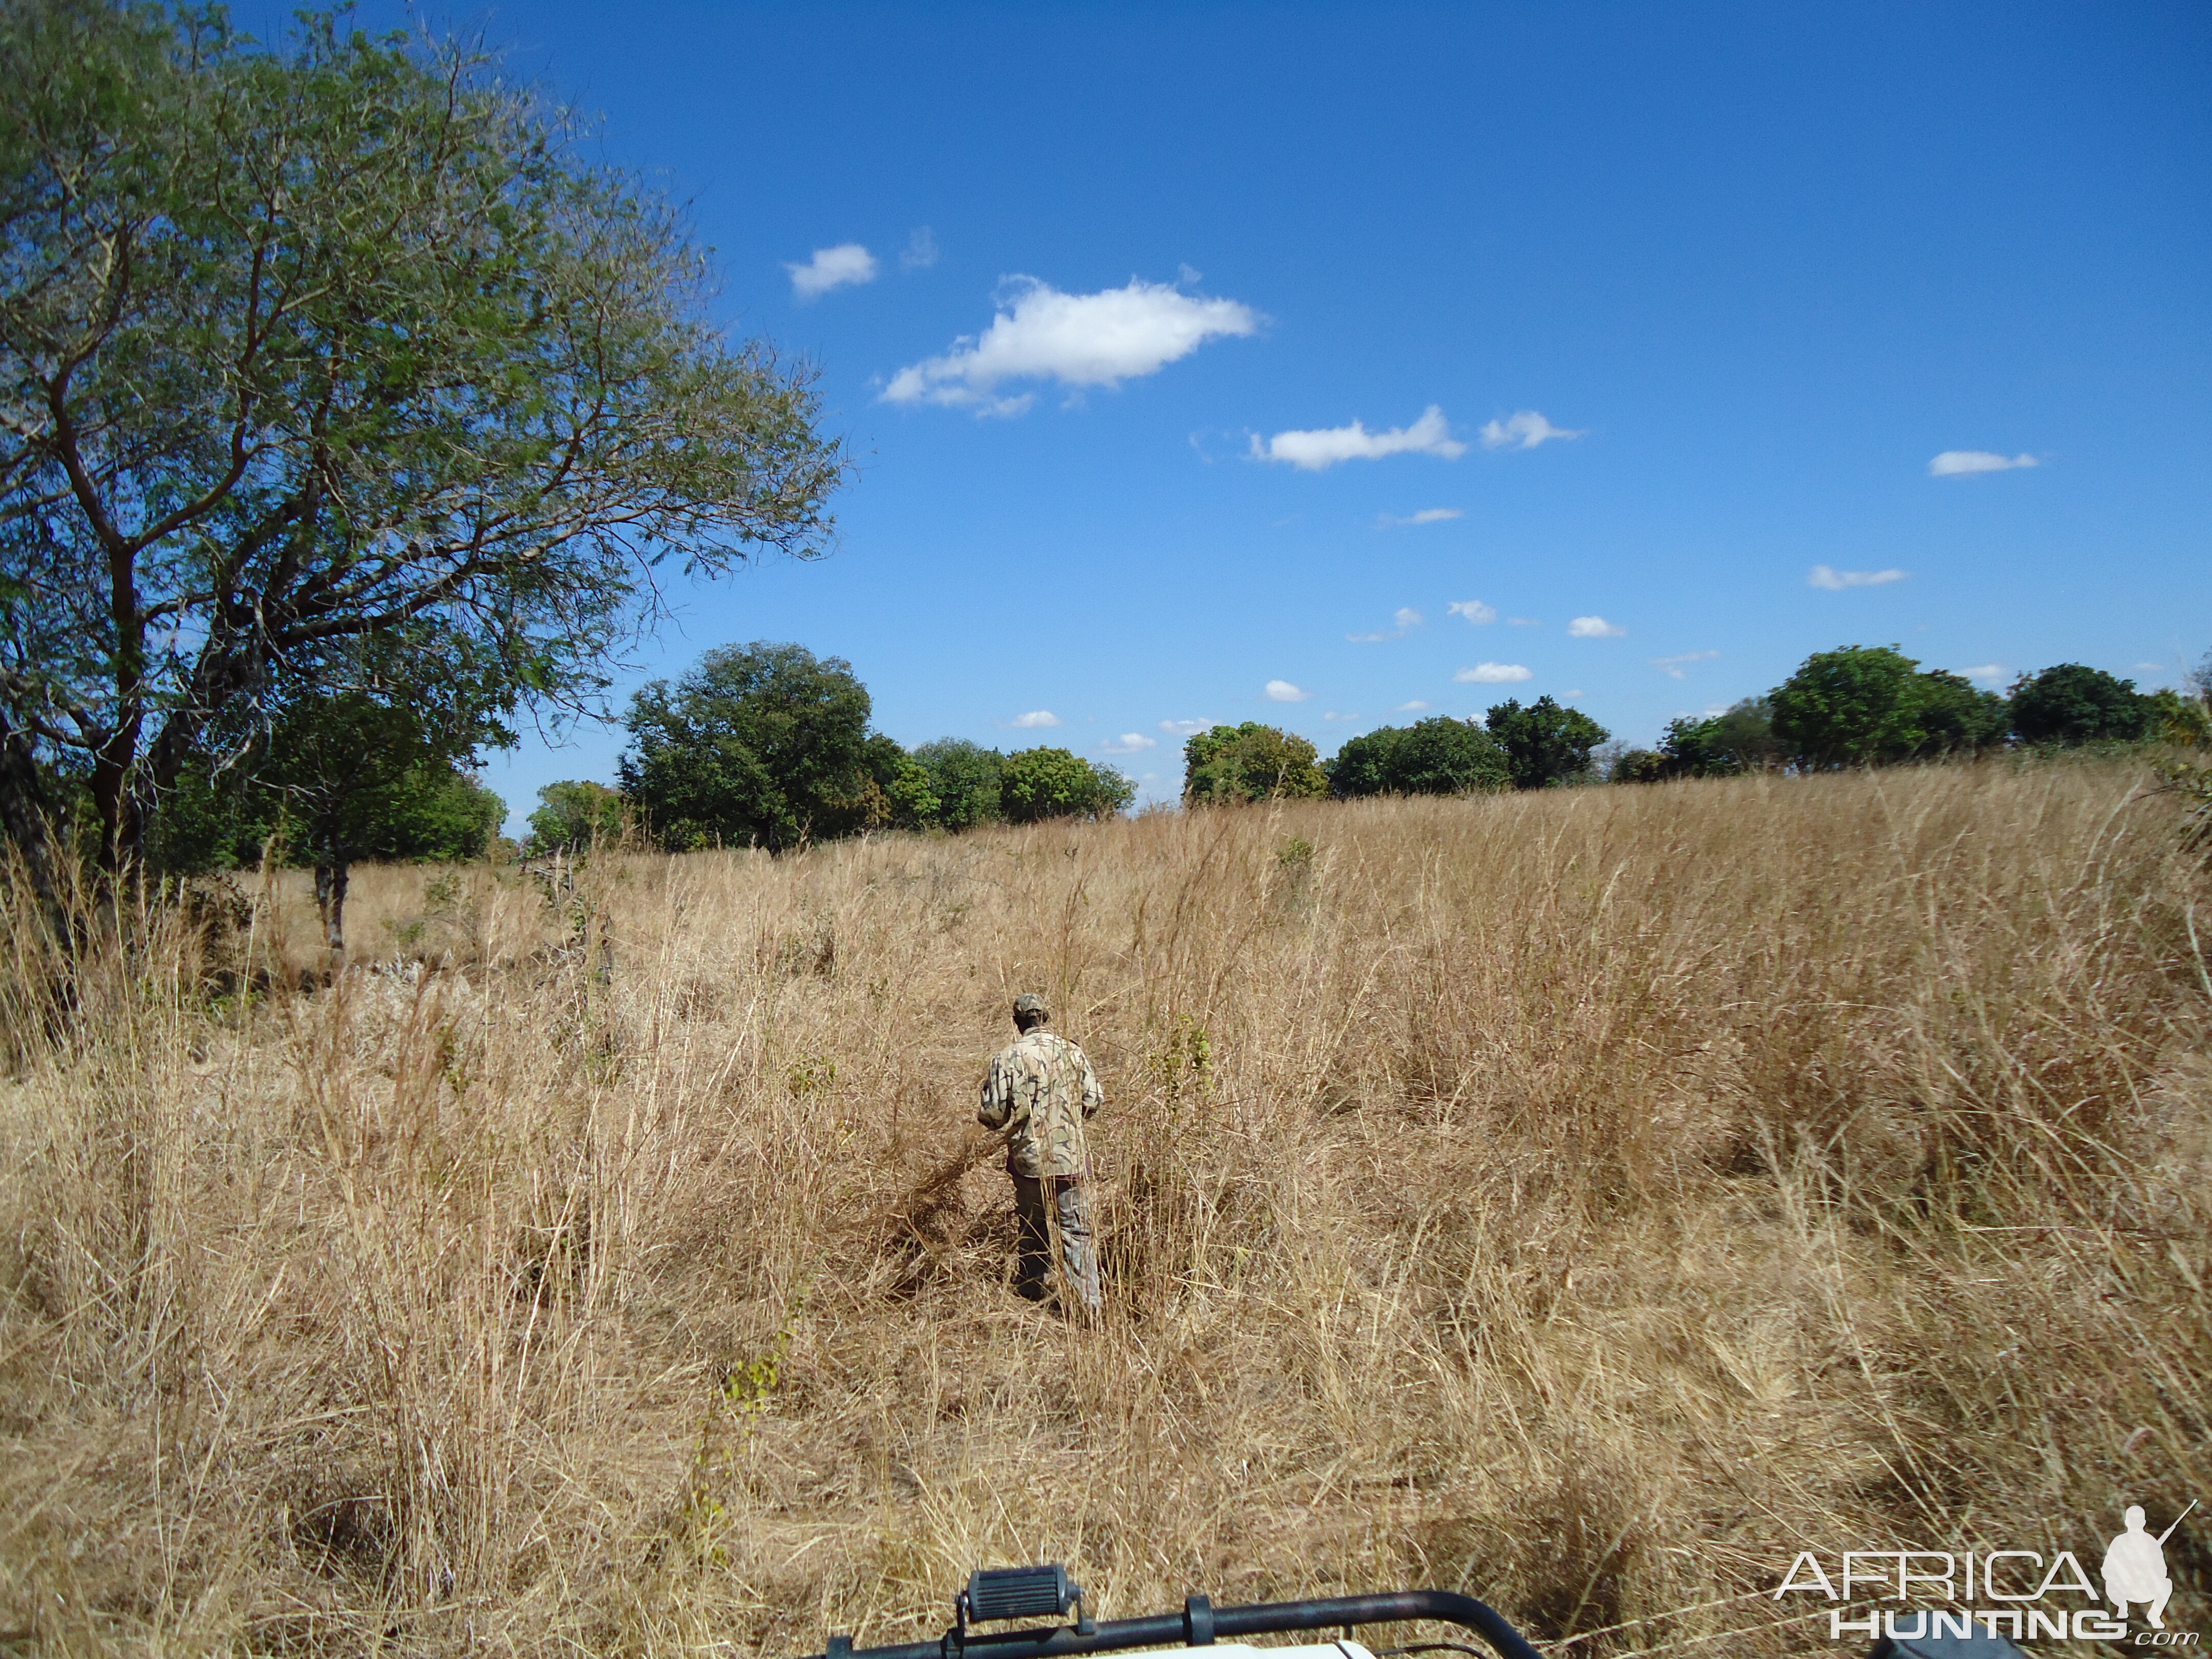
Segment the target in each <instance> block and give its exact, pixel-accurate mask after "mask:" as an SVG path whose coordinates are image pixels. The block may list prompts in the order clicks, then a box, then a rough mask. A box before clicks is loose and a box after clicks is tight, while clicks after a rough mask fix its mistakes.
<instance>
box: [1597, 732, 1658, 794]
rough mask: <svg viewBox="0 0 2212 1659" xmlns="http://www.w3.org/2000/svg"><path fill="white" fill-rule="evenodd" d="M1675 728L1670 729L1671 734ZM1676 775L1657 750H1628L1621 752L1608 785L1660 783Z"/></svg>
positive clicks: (1608, 775)
mask: <svg viewBox="0 0 2212 1659" xmlns="http://www.w3.org/2000/svg"><path fill="white" fill-rule="evenodd" d="M1672 730H1673V727H1671V726H1670V727H1668V731H1669V732H1672ZM1671 776H1673V774H1672V773H1670V772H1669V771H1668V769H1667V757H1666V756H1664V755H1662V754H1661V753H1660V752H1659V751H1658V750H1656V749H1628V750H1622V751H1621V754H1620V758H1619V759H1617V760H1615V761H1614V762H1613V769H1612V771H1610V772H1608V773H1607V775H1606V781H1607V783H1660V782H1663V781H1665V780H1667V779H1668V778H1669V777H1671Z"/></svg>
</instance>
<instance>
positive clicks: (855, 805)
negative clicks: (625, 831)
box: [621, 640, 872, 852]
mask: <svg viewBox="0 0 2212 1659" xmlns="http://www.w3.org/2000/svg"><path fill="white" fill-rule="evenodd" d="M868 713H869V702H868V694H867V691H866V688H865V687H863V686H862V685H861V684H860V681H859V680H858V679H856V678H854V675H853V667H852V665H851V664H850V663H848V662H847V661H845V660H844V659H842V658H840V657H824V658H819V659H817V657H816V656H815V655H814V653H812V652H811V651H809V650H808V649H806V647H804V646H801V645H772V644H769V643H768V642H767V641H758V640H757V641H754V642H753V643H752V644H750V645H745V646H728V647H723V648H722V649H720V650H715V651H709V652H708V653H707V654H706V655H705V656H704V657H702V658H701V659H700V661H699V665H698V666H697V667H696V668H695V669H693V670H692V671H690V673H688V674H686V675H684V677H683V678H681V679H679V680H678V681H677V682H676V683H675V684H672V685H671V684H670V683H669V682H668V681H666V680H654V681H653V682H652V683H651V684H647V685H646V686H644V687H642V688H641V690H639V691H638V692H637V694H636V696H635V697H633V698H632V699H631V702H630V710H629V715H628V716H627V717H626V720H625V724H626V725H627V726H629V734H630V745H631V746H630V748H629V750H628V751H627V752H625V753H624V754H623V757H622V761H621V774H622V787H623V794H624V795H625V796H627V797H628V798H629V800H630V801H631V802H632V804H633V805H635V807H636V808H637V810H638V811H639V812H640V813H641V814H642V815H643V817H644V818H645V821H646V823H647V828H648V829H650V830H651V832H652V834H653V836H654V837H655V838H656V839H657V840H658V841H659V842H660V844H661V845H662V846H664V847H666V848H670V849H671V851H682V850H684V849H685V848H696V847H710V846H714V845H715V844H717V843H720V844H722V845H725V846H737V847H744V846H753V845H758V846H763V847H766V848H769V850H770V851H771V852H781V851H783V850H785V849H787V848H793V847H799V846H803V845H804V844H805V843H806V842H808V841H811V840H823V839H828V838H830V837H832V836H839V835H843V834H846V833H848V831H850V830H853V829H860V828H865V827H866V817H867V812H866V808H867V804H868V801H867V795H866V785H867V784H868V783H870V782H872V779H871V778H870V777H869V775H868V773H867V771H866V767H865V764H864V763H865V762H866V761H867V760H868V759H869V758H870V750H869V735H868V729H867V728H868Z"/></svg>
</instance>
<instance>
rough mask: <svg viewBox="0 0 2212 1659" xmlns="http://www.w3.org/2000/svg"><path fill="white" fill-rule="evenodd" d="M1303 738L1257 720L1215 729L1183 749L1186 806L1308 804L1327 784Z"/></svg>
mask: <svg viewBox="0 0 2212 1659" xmlns="http://www.w3.org/2000/svg"><path fill="white" fill-rule="evenodd" d="M1316 753H1317V751H1316V750H1315V748H1314V746H1313V744H1310V743H1308V742H1307V741H1306V740H1305V739H1304V738H1301V737H1295V736H1293V735H1292V734H1291V733H1290V732H1285V731H1283V730H1281V729H1280V728H1279V727H1277V726H1263V725H1261V723H1260V722H1259V721H1257V720H1246V721H1245V722H1244V723H1243V725H1242V726H1215V727H1213V728H1212V730H1211V731H1206V732H1199V733H1197V734H1196V735H1195V736H1194V737H1193V738H1191V739H1190V741H1188V743H1186V744H1183V747H1182V756H1183V785H1182V798H1183V800H1184V801H1185V802H1186V803H1187V804H1188V805H1194V806H1201V805H1202V806H1218V805H1229V804H1231V803H1232V802H1236V801H1249V800H1310V799H1316V798H1318V797H1320V796H1322V795H1326V794H1327V793H1328V777H1327V776H1326V775H1323V773H1322V769H1321V768H1320V767H1319V766H1318V765H1316V763H1315V757H1316Z"/></svg>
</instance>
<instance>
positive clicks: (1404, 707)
mask: <svg viewBox="0 0 2212 1659" xmlns="http://www.w3.org/2000/svg"><path fill="white" fill-rule="evenodd" d="M1428 706H1429V705H1428V704H1427V703H1426V702H1423V701H1422V700H1421V699H1420V698H1419V697H1416V698H1414V699H1413V702H1401V703H1400V704H1399V705H1398V706H1397V708H1394V709H1393V710H1391V713H1393V714H1419V713H1420V712H1421V710H1423V709H1424V708H1427V707H1428Z"/></svg>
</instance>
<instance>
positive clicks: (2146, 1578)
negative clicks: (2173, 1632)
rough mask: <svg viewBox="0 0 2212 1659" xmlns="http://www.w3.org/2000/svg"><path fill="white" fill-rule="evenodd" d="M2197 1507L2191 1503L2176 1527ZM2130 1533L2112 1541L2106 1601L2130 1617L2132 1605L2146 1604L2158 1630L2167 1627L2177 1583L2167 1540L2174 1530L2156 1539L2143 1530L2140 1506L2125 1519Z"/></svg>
mask: <svg viewBox="0 0 2212 1659" xmlns="http://www.w3.org/2000/svg"><path fill="white" fill-rule="evenodd" d="M2196 1507H2197V1500H2196V1499H2195V1498H2191V1499H2190V1500H2189V1509H2188V1510H2182V1512H2181V1514H2180V1515H2177V1516H2174V1517H2173V1527H2178V1526H2179V1525H2180V1524H2181V1522H2182V1516H2186V1515H2187V1514H2188V1513H2189V1510H2193V1509H2195V1508H2196ZM2121 1519H2122V1520H2124V1522H2126V1523H2127V1528H2128V1529H2127V1530H2126V1531H2125V1532H2124V1533H2122V1534H2120V1535H2119V1536H2118V1538H2115V1539H2114V1540H2112V1542H2111V1544H2109V1545H2108V1546H2106V1550H2105V1569H2104V1573H2103V1577H2104V1580H2105V1599H2106V1601H2110V1602H2111V1603H2112V1610H2113V1613H2114V1614H2115V1615H2116V1616H2117V1617H2118V1618H2121V1619H2124V1618H2126V1617H2127V1616H2128V1603H2129V1602H2130V1601H2141V1602H2143V1603H2144V1604H2145V1605H2146V1607H2147V1609H2148V1611H2147V1612H2146V1613H2145V1614H2144V1616H2145V1617H2146V1618H2148V1620H2150V1622H2151V1628H2153V1629H2154V1630H2164V1629H2165V1628H2166V1620H2165V1617H2164V1614H2165V1613H2166V1601H2167V1599H2168V1598H2169V1597H2170V1596H2172V1594H2173V1580H2172V1578H2170V1577H2167V1576H2166V1540H2167V1539H2169V1538H2171V1537H2172V1536H2173V1527H2168V1528H2166V1530H2165V1531H2164V1532H2162V1533H2160V1534H2159V1535H2158V1536H2157V1537H2155V1538H2154V1537H2152V1536H2151V1535H2150V1534H2149V1533H2148V1532H2147V1531H2145V1530H2144V1529H2143V1510H2142V1504H2129V1505H2128V1511H2127V1513H2126V1514H2125V1515H2124V1516H2122V1517H2121Z"/></svg>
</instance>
